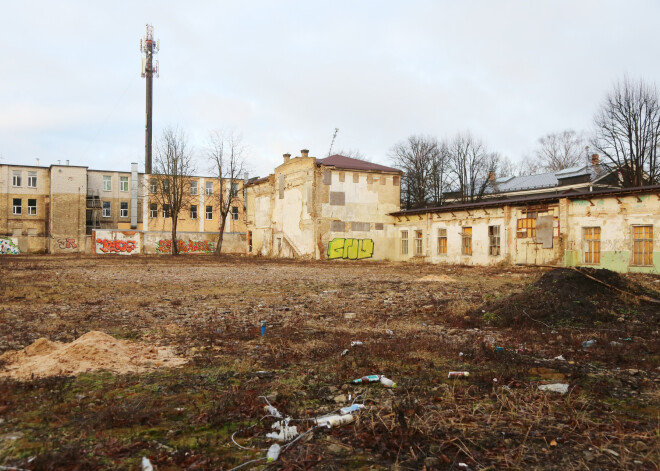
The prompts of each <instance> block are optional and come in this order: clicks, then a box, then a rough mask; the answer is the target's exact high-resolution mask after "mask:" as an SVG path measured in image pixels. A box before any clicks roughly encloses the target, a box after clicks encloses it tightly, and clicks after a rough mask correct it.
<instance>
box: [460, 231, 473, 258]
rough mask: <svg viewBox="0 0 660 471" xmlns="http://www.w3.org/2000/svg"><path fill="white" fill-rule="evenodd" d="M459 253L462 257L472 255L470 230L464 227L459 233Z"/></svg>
mask: <svg viewBox="0 0 660 471" xmlns="http://www.w3.org/2000/svg"><path fill="white" fill-rule="evenodd" d="M461 240H462V243H461V253H462V254H463V255H472V228H471V227H464V228H463V232H461Z"/></svg>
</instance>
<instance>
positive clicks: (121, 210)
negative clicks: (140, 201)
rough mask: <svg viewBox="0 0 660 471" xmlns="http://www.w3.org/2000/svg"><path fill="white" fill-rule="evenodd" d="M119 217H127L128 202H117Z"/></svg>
mask: <svg viewBox="0 0 660 471" xmlns="http://www.w3.org/2000/svg"><path fill="white" fill-rule="evenodd" d="M124 205H125V206H126V207H125V208H124ZM119 217H120V218H127V217H128V201H120V202H119Z"/></svg>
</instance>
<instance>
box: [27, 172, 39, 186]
mask: <svg viewBox="0 0 660 471" xmlns="http://www.w3.org/2000/svg"><path fill="white" fill-rule="evenodd" d="M27 186H28V188H36V187H37V172H28V179H27Z"/></svg>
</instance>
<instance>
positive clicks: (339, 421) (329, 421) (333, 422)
mask: <svg viewBox="0 0 660 471" xmlns="http://www.w3.org/2000/svg"><path fill="white" fill-rule="evenodd" d="M354 420H355V417H354V416H353V415H352V414H343V415H336V414H335V415H327V416H325V417H319V418H317V419H316V425H318V426H320V427H328V428H332V427H337V426H339V425H346V424H350V423H351V422H353V421H354Z"/></svg>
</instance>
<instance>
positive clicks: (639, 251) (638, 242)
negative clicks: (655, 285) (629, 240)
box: [633, 226, 653, 265]
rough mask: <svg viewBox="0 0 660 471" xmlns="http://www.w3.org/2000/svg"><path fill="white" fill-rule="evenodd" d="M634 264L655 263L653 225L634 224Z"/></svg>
mask: <svg viewBox="0 0 660 471" xmlns="http://www.w3.org/2000/svg"><path fill="white" fill-rule="evenodd" d="M633 265H653V226H633Z"/></svg>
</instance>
